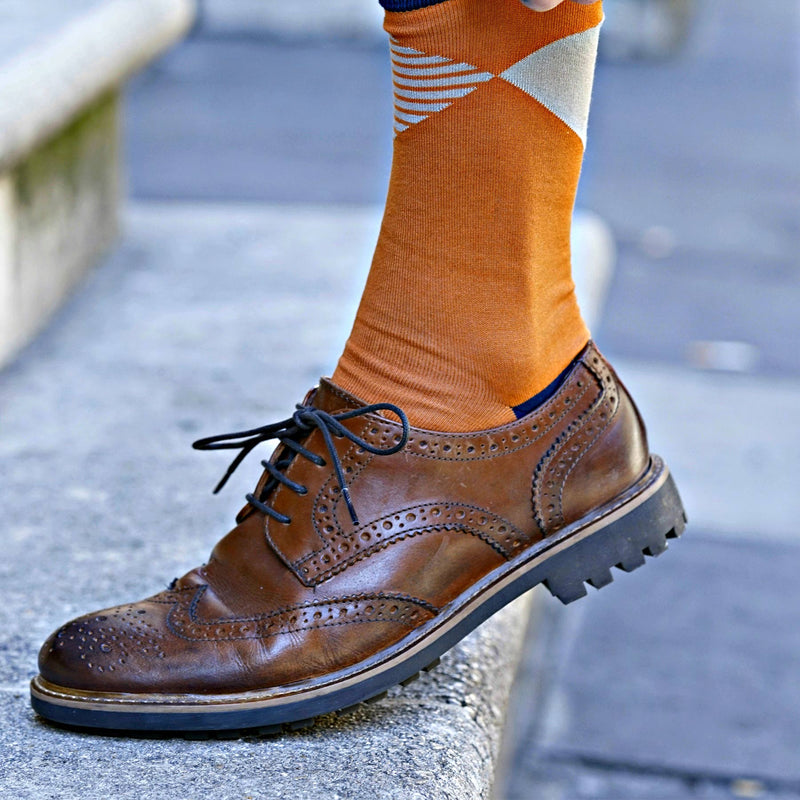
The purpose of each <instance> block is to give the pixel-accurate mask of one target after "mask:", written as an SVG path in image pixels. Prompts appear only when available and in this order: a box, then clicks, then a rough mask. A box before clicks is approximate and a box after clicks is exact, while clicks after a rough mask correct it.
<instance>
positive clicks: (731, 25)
mask: <svg viewBox="0 0 800 800" xmlns="http://www.w3.org/2000/svg"><path fill="white" fill-rule="evenodd" d="M698 10H699V12H700V14H699V18H698V21H697V24H696V26H695V30H694V32H693V36H692V45H691V47H690V48H689V50H688V51H687V52H686V54H685V55H684V56H683V57H682V58H680V59H677V60H674V61H668V62H664V63H661V64H657V65H649V66H646V67H622V66H613V67H612V66H608V65H606V66H604V67H602V68H601V69H600V71H599V74H598V80H597V82H596V91H595V102H594V106H593V117H592V120H591V128H590V143H589V148H590V151H591V152H590V158H591V159H593V163H592V169H590V170H589V172H588V175H587V177H588V183H587V184H586V185H585V186H584V202H585V203H586V204H587V205H588V207H589V208H592V209H594V210H596V211H598V212H599V213H600V214H602V216H603V217H604V218H605V219H606V220H607V221H608V222H609V223H610V224H611V226H612V229H613V230H614V233H615V235H616V237H617V240H618V243H619V246H620V255H621V258H620V263H619V264H618V268H617V271H616V276H615V280H614V283H613V285H612V288H611V292H610V296H609V313H608V314H606V315H605V317H604V320H603V325H602V326H601V328H600V330H599V331H598V337H599V338H600V340H601V343H602V344H604V345H605V346H606V347H607V348H609V349H613V350H614V351H615V352H616V353H618V354H620V355H627V356H630V357H635V358H637V359H647V358H655V359H657V360H659V361H670V362H672V363H675V364H682V365H685V364H686V363H687V349H688V348H689V346H690V345H691V343H692V342H693V341H696V340H709V339H711V340H713V339H726V340H736V341H743V342H746V343H748V344H751V345H753V346H755V347H756V348H757V351H758V358H757V363H756V365H755V372H756V373H758V374H770V375H777V376H780V375H782V374H784V372H785V371H786V370H788V371H789V372H790V373H792V374H795V375H796V374H798V372H800V350H798V348H797V346H796V343H797V335H796V332H797V322H796V308H797V307H798V303H799V302H800V283H798V281H797V242H798V237H799V236H800V228H799V227H798V220H799V219H800V214H798V210H799V209H800V194H799V193H798V186H800V159H798V158H797V155H796V152H797V141H798V139H800V114H798V112H797V108H798V106H797V86H796V81H795V80H793V78H792V77H791V76H793V75H795V74H796V62H797V28H798V16H800V9H798V6H797V4H796V3H786V2H784V1H783V0H764V2H758V3H747V2H735V3H731V2H726V1H725V0H707V1H706V2H704V3H701V4H699V6H698Z"/></svg>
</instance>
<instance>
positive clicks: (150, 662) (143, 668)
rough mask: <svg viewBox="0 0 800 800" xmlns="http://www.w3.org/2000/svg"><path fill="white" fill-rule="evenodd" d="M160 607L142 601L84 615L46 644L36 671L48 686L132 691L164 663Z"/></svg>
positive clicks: (59, 631) (56, 633)
mask: <svg viewBox="0 0 800 800" xmlns="http://www.w3.org/2000/svg"><path fill="white" fill-rule="evenodd" d="M159 616H160V617H163V610H162V607H160V606H159V605H158V604H155V603H152V602H149V601H144V602H141V603H132V604H129V605H124V606H117V607H114V608H110V609H105V610H103V611H99V612H96V613H94V614H87V615H85V616H83V617H79V618H78V619H75V620H72V621H71V622H68V623H67V624H66V625H63V626H62V627H61V628H59V629H58V630H57V631H55V632H54V633H53V634H52V635H51V636H50V638H49V639H48V640H47V641H46V642H45V643H44V645H43V646H42V649H41V650H40V652H39V671H40V673H41V676H42V677H43V678H44V679H45V680H46V681H48V682H50V683H53V684H56V685H58V686H63V687H68V688H71V689H78V690H86V691H92V690H98V691H109V692H114V691H123V692H124V691H136V690H137V684H138V683H139V682H140V680H141V679H142V678H143V677H144V676H145V675H146V674H147V673H151V672H152V669H153V666H155V665H156V664H158V662H163V660H164V659H165V658H166V652H165V649H164V644H165V643H164V635H163V633H161V632H160V630H159V628H160V627H161V626H160V625H159V624H158V620H157V618H158V617H159Z"/></svg>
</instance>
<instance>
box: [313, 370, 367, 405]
mask: <svg viewBox="0 0 800 800" xmlns="http://www.w3.org/2000/svg"><path fill="white" fill-rule="evenodd" d="M304 402H305V403H309V402H310V403H311V405H313V406H314V408H318V409H320V411H327V412H328V413H329V414H333V413H335V412H337V411H346V410H349V409H351V408H361V407H362V406H364V405H365V403H363V402H362V401H361V400H358V399H356V398H355V397H353V396H352V395H350V394H348V393H347V392H346V391H345V390H344V389H340V388H339V387H338V386H337V385H336V384H335V383H333V382H332V381H330V380H329V379H328V378H320V381H319V386H318V387H317V388H316V390H315V391H313V392H311V393H309V395H308V397H306V399H305V401H304Z"/></svg>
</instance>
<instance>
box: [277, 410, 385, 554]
mask: <svg viewBox="0 0 800 800" xmlns="http://www.w3.org/2000/svg"><path fill="white" fill-rule="evenodd" d="M371 424H372V423H370V421H369V420H367V421H366V422H364V425H363V426H362V428H361V431H360V433H362V434H363V433H364V430H365V429H366V427H367V425H371ZM361 438H362V439H363V438H364V437H363V436H362V437H361ZM357 449H358V447H357V446H356V443H355V442H352V443H351V446H350V448H349V449H348V450H347V452H346V453H345V454H344V458H343V459H342V460H343V461H344V460H345V459H348V458H350V459H352V460H356V459H354V458H353V455H355V450H357ZM364 455H365V456H367V458H366V459H365V460H364V463H363V464H362V465H361V466H360V467H359V468H358V469H357V470H356V471H355V472H353V475H352V477H351V479H350V484H349V485H350V486H352V485H353V482H354V481H355V479H356V478H357V477H358V476H359V475H360V474H361V473H362V472H363V471H364V470H365V469H366V468H367V467H368V466H369V464H371V463H372V460H373V458H374V455H373V454H372V453H367V451H366V450H365V451H364ZM333 478H334V476H333V475H332V474H331V475H330V476H328V480H326V481H325V483H324V484H323V485H322V488H321V489H320V490H319V491H318V492H317V496H316V498H314V506H313V512H312V515H311V523H312V525H313V526H314V531H315V532H316V534H317V536H318V537H319V539H320V541H321V542H322V547H318V548H317V549H316V550H312V551H311V552H310V553H307V554H306V555H305V556H303V557H302V558H301V559H299V560H298V561H293V562H292V564H293V565H294V566H297V565H299V564H303V563H304V562H305V561H307V560H308V559H309V558H313V557H314V556H316V555H319V554H320V553H323V552H325V550H330V549H331V546H330V541H329V540H328V539H327V538H326V537H325V536H323V534H322V533H321V531H320V530H319V528H318V526H317V518H316V514H317V508H318V503H319V498H320V496H321V495H322V493H323V492H327V489H328V486H329V485H330V484H331V482H332V481H333ZM340 497H341V495H339V496H337V497H336V500H335V502H334V503H332V504H331V505H332V508H331V516H332V517H333V522H334V524H335V525H337V526H338V527H339V530H342V524H341V523H340V522H339V498H340Z"/></svg>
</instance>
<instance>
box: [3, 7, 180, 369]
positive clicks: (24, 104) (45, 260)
mask: <svg viewBox="0 0 800 800" xmlns="http://www.w3.org/2000/svg"><path fill="white" fill-rule="evenodd" d="M193 8H194V7H193V5H192V1H191V0H106V2H102V3H101V2H94V3H87V2H78V3H75V4H71V3H68V4H64V3H55V2H51V1H49V0H34V2H29V3H18V2H15V0H12V2H11V3H10V5H9V4H6V5H4V6H3V8H2V9H1V11H2V13H3V24H2V25H0V29H2V31H3V33H2V35H0V364H3V363H4V362H5V361H6V360H8V359H9V358H10V357H11V356H13V354H14V353H15V352H16V350H17V349H18V348H19V347H21V346H22V344H24V342H25V341H27V340H28V338H30V337H31V336H32V335H33V334H34V333H35V332H36V331H37V330H38V329H39V328H40V327H41V326H42V325H43V324H44V322H45V321H46V320H47V318H48V317H49V315H50V314H51V313H52V312H53V310H54V309H55V308H56V307H57V306H58V305H59V304H60V303H61V302H62V301H63V299H64V297H65V296H66V295H67V294H68V292H69V291H70V289H71V288H72V287H73V286H74V285H75V283H76V282H77V281H78V280H79V279H80V278H81V277H82V276H83V274H84V273H85V272H86V270H87V269H88V268H89V267H90V266H92V265H93V264H94V263H95V262H96V260H97V259H98V257H99V256H100V255H102V254H103V253H104V252H105V251H106V249H107V248H108V246H109V244H110V242H111V241H112V240H113V239H114V238H115V235H116V232H117V223H118V207H119V199H120V184H121V180H120V169H121V159H120V155H119V125H118V105H119V103H118V97H119V89H120V84H121V83H122V82H123V81H124V80H125V79H127V78H128V77H129V76H130V75H131V74H132V73H133V72H135V71H136V70H138V69H139V68H141V67H143V66H144V65H145V64H147V62H148V61H150V60H151V59H152V58H154V57H155V56H156V55H158V54H159V53H160V52H161V51H162V50H164V49H165V48H166V47H167V46H168V45H170V44H172V43H173V42H174V41H175V40H176V39H177V38H179V37H180V36H181V35H182V34H183V33H184V32H185V31H186V29H187V27H188V25H189V23H190V22H191V19H192V11H193Z"/></svg>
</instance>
